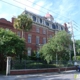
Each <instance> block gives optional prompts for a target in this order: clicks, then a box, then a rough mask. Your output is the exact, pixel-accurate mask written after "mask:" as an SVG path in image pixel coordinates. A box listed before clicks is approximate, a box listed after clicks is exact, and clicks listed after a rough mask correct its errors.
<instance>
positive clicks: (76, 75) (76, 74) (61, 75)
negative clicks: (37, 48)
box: [0, 71, 80, 80]
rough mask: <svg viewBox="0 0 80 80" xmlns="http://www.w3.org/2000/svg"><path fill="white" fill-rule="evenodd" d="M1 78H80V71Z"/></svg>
mask: <svg viewBox="0 0 80 80" xmlns="http://www.w3.org/2000/svg"><path fill="white" fill-rule="evenodd" d="M0 80H80V72H76V71H67V72H61V73H59V74H58V73H44V74H31V75H16V76H0Z"/></svg>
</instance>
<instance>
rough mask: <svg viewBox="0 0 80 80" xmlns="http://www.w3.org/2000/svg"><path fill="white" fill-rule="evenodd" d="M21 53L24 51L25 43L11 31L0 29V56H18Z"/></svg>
mask: <svg viewBox="0 0 80 80" xmlns="http://www.w3.org/2000/svg"><path fill="white" fill-rule="evenodd" d="M23 51H25V41H24V40H23V39H22V38H20V37H19V36H17V35H16V34H15V33H13V32H12V31H10V30H5V29H2V28H0V54H2V55H4V56H12V55H17V56H20V55H22V52H23Z"/></svg>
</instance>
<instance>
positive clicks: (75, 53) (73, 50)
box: [70, 22, 76, 61]
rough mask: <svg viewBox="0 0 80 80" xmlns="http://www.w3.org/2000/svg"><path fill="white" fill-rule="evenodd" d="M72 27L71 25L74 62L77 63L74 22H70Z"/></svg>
mask: <svg viewBox="0 0 80 80" xmlns="http://www.w3.org/2000/svg"><path fill="white" fill-rule="evenodd" d="M70 25H71V31H72V38H73V51H74V61H76V50H75V40H74V32H73V25H72V22H70Z"/></svg>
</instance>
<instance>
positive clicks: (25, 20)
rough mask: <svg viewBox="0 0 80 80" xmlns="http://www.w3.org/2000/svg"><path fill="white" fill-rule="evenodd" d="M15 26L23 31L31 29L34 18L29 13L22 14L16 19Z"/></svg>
mask: <svg viewBox="0 0 80 80" xmlns="http://www.w3.org/2000/svg"><path fill="white" fill-rule="evenodd" d="M14 27H15V28H16V29H20V30H23V31H29V30H30V29H31V28H32V20H31V18H30V17H29V15H27V14H21V15H19V16H18V17H17V18H15V21H14Z"/></svg>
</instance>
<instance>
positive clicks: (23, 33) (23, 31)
mask: <svg viewBox="0 0 80 80" xmlns="http://www.w3.org/2000/svg"><path fill="white" fill-rule="evenodd" d="M22 38H24V31H23V30H22Z"/></svg>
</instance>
